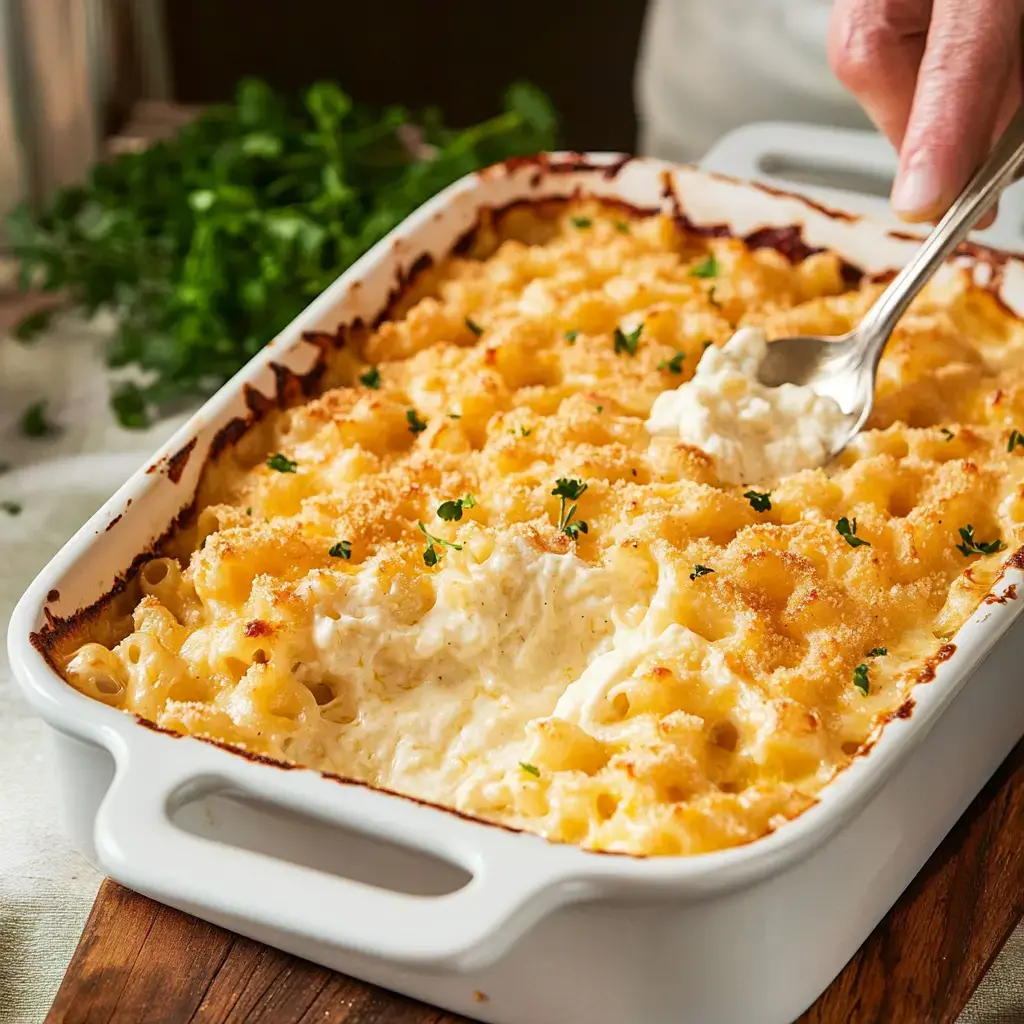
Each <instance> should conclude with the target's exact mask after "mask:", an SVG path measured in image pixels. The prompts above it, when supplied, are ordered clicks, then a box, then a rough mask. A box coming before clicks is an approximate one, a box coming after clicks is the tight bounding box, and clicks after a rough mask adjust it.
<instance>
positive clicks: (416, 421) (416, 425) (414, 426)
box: [405, 409, 427, 434]
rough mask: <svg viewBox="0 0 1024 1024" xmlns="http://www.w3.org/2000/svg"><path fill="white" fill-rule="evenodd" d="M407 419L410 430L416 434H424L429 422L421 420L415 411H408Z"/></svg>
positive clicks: (406, 411) (406, 412)
mask: <svg viewBox="0 0 1024 1024" xmlns="http://www.w3.org/2000/svg"><path fill="white" fill-rule="evenodd" d="M405 419H406V421H407V422H408V424H409V430H410V431H412V433H414V434H419V433H422V432H423V431H424V430H426V429H427V421H426V420H421V419H420V417H419V414H418V413H417V412H416V410H415V409H406V410H405Z"/></svg>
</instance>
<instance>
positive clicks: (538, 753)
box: [58, 204, 1024, 854]
mask: <svg viewBox="0 0 1024 1024" xmlns="http://www.w3.org/2000/svg"><path fill="white" fill-rule="evenodd" d="M573 218H577V219H576V220H574V219H573ZM579 218H583V219H582V220H580V219H579ZM584 222H586V223H587V226H586V227H581V226H580V224H582V223H584ZM709 254H713V255H714V256H715V264H716V266H717V268H718V274H717V277H716V278H715V279H714V280H712V281H709V280H707V279H706V278H702V277H700V276H697V275H695V274H694V273H693V270H694V268H695V267H696V266H697V265H698V264H703V265H704V266H705V267H706V266H707V257H708V255H709ZM840 271H841V267H840V263H839V261H838V259H837V258H836V257H835V256H834V255H833V254H830V253H818V254H815V255H813V256H811V257H809V258H808V259H806V260H804V261H803V262H801V263H798V264H790V263H789V262H788V261H787V260H786V259H784V258H783V257H782V256H781V255H779V254H778V253H777V252H775V251H773V250H769V249H762V250H750V249H748V248H747V247H746V246H744V245H743V244H742V243H740V242H738V241H734V240H729V239H714V240H712V241H710V242H709V241H708V240H706V239H703V238H698V237H695V236H690V235H687V234H686V233H685V232H683V231H681V230H680V229H679V227H678V226H677V225H676V224H674V223H673V222H672V221H671V220H670V219H668V218H664V217H644V218H636V219H631V220H629V221H628V222H627V221H625V220H624V219H623V214H622V212H621V211H620V210H617V209H615V208H603V207H600V206H598V205H595V204H576V205H573V206H570V207H569V208H568V209H562V210H559V211H557V212H555V213H552V211H551V210H548V209H546V208H540V209H538V210H524V209H521V208H515V209H513V210H512V211H510V212H509V213H508V214H507V215H506V216H505V217H504V218H503V219H501V220H500V221H497V222H488V223H487V224H485V225H483V227H482V228H481V231H480V233H479V239H478V248H477V250H476V251H474V252H472V253H470V254H468V255H466V256H458V257H453V258H451V259H450V260H448V261H446V262H445V263H443V264H442V265H441V266H440V267H437V268H435V269H434V270H433V271H431V272H430V273H429V274H428V275H427V276H425V277H424V278H422V279H420V280H419V281H418V282H417V283H416V284H415V286H414V290H413V292H412V293H411V294H410V295H409V296H407V297H406V299H405V300H404V301H403V305H402V307H401V311H400V313H399V314H398V315H396V317H395V319H393V320H390V321H387V322H385V323H383V324H381V325H380V326H379V328H377V329H375V330H373V331H369V330H353V331H350V332H348V334H347V336H346V341H345V344H344V345H343V346H341V347H340V348H339V349H338V351H337V352H336V353H335V354H334V355H333V356H332V358H331V361H330V364H329V366H328V367H327V370H326V373H325V377H324V385H325V387H326V390H325V392H324V393H323V394H322V395H321V396H320V397H318V398H315V399H314V400H312V401H309V402H306V403H305V404H303V405H300V406H297V407H296V408H293V409H289V410H287V411H284V412H280V413H274V414H271V415H270V416H269V417H268V419H267V420H266V422H264V423H262V424H261V425H260V426H259V427H258V428H257V429H255V430H254V431H252V432H251V434H250V435H249V436H247V437H246V438H244V439H243V440H242V441H241V442H240V443H239V444H238V445H237V446H236V447H234V448H231V449H229V450H227V451H226V452H224V453H223V454H222V455H221V456H220V458H219V460H218V462H217V463H216V464H215V465H213V466H212V467H210V468H209V469H208V470H207V472H206V475H205V477H204V481H203V484H202V487H201V488H200V491H199V494H198V495H197V508H198V510H199V511H198V514H197V516H196V518H195V521H194V522H193V523H192V524H191V526H190V527H188V528H187V529H185V530H183V531H182V532H181V533H180V534H179V535H177V536H176V537H175V538H173V540H172V542H171V543H170V544H169V545H168V549H167V551H166V553H165V554H164V555H163V557H161V558H157V559H154V560H152V561H150V562H149V563H148V564H146V565H145V566H144V567H143V568H142V570H141V572H140V575H139V581H138V582H139V587H140V589H141V600H138V595H136V600H137V604H136V605H135V607H134V610H133V612H132V614H131V617H130V619H128V620H121V619H118V618H117V617H116V615H115V613H114V609H113V608H112V609H111V611H110V613H109V614H108V615H106V616H103V617H101V618H100V619H90V620H89V625H88V628H89V629H91V630H93V631H94V632H92V633H91V634H86V635H78V636H76V637H75V638H74V641H73V643H74V646H75V648H76V649H75V650H69V651H67V652H66V654H63V655H61V654H59V655H58V656H61V657H64V658H65V661H66V676H67V678H68V679H69V681H70V682H71V683H72V684H73V685H75V686H78V687H79V688H80V689H82V690H83V692H86V693H88V694H90V695H92V696H93V697H95V698H96V699H98V700H103V701H105V702H107V703H108V704H111V705H113V706H115V707H118V708H123V709H124V710H125V711H128V712H131V713H134V714H138V715H142V716H143V717H145V718H147V719H149V720H151V721H153V722H156V723H157V724H158V725H160V726H162V727H163V728H167V729H172V730H176V731H179V732H182V733H190V734H193V735H199V736H205V737H210V738H213V739H216V740H218V741H220V742H223V743H227V744H231V745H233V746H236V747H239V748H243V749H245V750H248V751H252V752H255V753H259V754H261V755H263V756H266V757H271V758H276V759H278V760H281V761H285V762H290V763H296V764H302V765H308V766H310V767H312V768H316V769H320V770H325V771H332V772H336V773H338V774H341V775H345V776H350V777H352V778H356V779H360V780H363V781H365V782H368V783H370V784H372V785H376V786H381V787H384V788H387V789H392V790H395V791H398V792H401V793H406V794H409V795H411V796H416V797H419V798H421V799H426V800H430V801H434V802H436V803H438V804H441V805H444V806H448V807H454V808H457V809H459V810H461V811H464V812H466V813H469V814H473V815H476V816H479V817H480V818H483V819H485V820H489V821H495V822H500V823H502V824H505V825H511V826H515V827H518V828H523V829H527V830H530V831H533V832H536V833H538V834H540V835H543V836H546V837H548V838H549V839H552V840H557V841H562V842H573V843H579V844H581V845H583V846H586V847H589V848H594V849H601V850H615V851H623V852H629V853H637V854H685V853H695V852H701V851H706V850H714V849H720V848H722V847H726V846H731V845H735V844H737V843H743V842H749V841H751V840H753V839H756V838H757V837H759V836H761V835H764V834H765V833H766V832H767V831H769V830H770V829H772V828H774V827H775V826H776V825H778V824H779V823H780V822H782V821H785V820H786V819H787V818H789V817H792V816H793V815H795V814H798V813H799V812H800V811H801V810H802V809H803V808H805V807H806V806H808V805H809V804H810V803H811V802H812V801H813V800H814V798H815V795H816V794H817V793H818V792H819V791H820V790H821V788H822V786H824V785H826V784H827V782H828V781H829V779H831V778H832V777H833V776H834V775H835V773H836V772H838V771H841V770H842V769H843V767H844V766H845V765H846V764H848V763H849V761H850V759H851V757H852V756H853V755H854V754H855V752H856V751H857V749H858V748H859V746H860V745H861V744H863V743H864V742H865V741H868V740H869V739H870V737H871V736H872V735H873V734H874V731H875V730H876V729H877V727H878V724H879V722H880V721H882V720H884V719H885V717H886V716H887V715H889V714H891V713H892V712H893V710H894V709H896V708H897V707H899V705H900V704H901V702H902V701H903V700H905V699H906V697H907V695H908V693H909V691H910V690H911V688H912V687H913V686H914V685H915V683H916V682H917V680H918V678H919V676H920V674H921V671H922V666H923V664H924V663H925V662H926V661H927V659H929V658H931V657H933V656H935V655H936V652H937V651H938V649H939V648H940V646H941V645H942V644H943V643H945V642H946V641H947V640H948V639H949V638H950V637H951V636H953V635H954V634H955V632H956V630H957V629H958V628H959V626H960V625H961V624H962V623H963V622H964V621H965V619H966V618H967V617H968V616H969V615H970V614H971V612H972V611H973V610H974V609H975V608H976V607H977V605H978V602H979V601H980V600H981V599H982V598H983V597H984V595H985V594H986V593H987V592H988V590H989V588H990V587H991V586H992V582H993V580H994V579H995V577H996V574H997V572H998V571H999V565H1000V563H1001V561H1002V559H1003V558H1005V552H1006V550H1007V549H1011V550H1012V549H1013V548H1014V547H1016V546H1017V545H1018V544H1019V543H1021V539H1022V526H1021V524H1022V523H1024V449H1021V448H1016V449H1015V450H1014V451H1012V452H1011V451H1009V450H1008V449H1009V437H1010V434H1011V431H1013V430H1015V429H1018V428H1021V429H1024V328H1022V325H1021V324H1020V323H1019V322H1018V321H1016V320H1014V319H1013V318H1011V317H1010V316H1009V315H1008V314H1007V313H1006V312H1005V310H1004V309H1003V308H1002V307H1000V306H999V304H998V303H997V302H995V300H993V299H992V297H991V296H990V295H988V294H987V293H986V292H984V291H982V290H980V289H978V288H976V287H975V286H974V285H973V284H972V283H971V281H970V280H969V279H968V278H967V277H966V276H965V275H964V274H963V273H952V274H949V275H946V276H945V278H944V279H943V280H941V281H939V282H936V283H935V284H934V285H932V286H930V287H929V288H927V289H926V290H925V291H924V292H923V293H922V295H921V296H920V297H919V298H918V300H917V301H916V302H915V304H914V306H913V307H912V308H911V310H910V311H909V313H908V314H907V315H906V316H905V317H904V319H903V321H902V322H901V324H900V325H899V327H898V329H897V331H896V333H895V334H894V336H893V338H892V340H891V341H890V343H889V345H888V347H887V349H886V352H885V355H884V357H883V359H882V362H881V366H880V368H879V375H878V383H877V389H876V396H875V399H876V400H875V406H874V413H873V415H872V419H871V421H870V423H869V424H868V429H867V430H866V431H865V432H864V433H862V434H861V435H860V436H859V437H858V438H857V439H855V441H854V443H853V444H852V445H851V446H850V447H849V448H847V449H846V450H845V451H844V452H843V454H842V455H841V456H840V457H839V458H838V459H836V460H834V461H833V462H832V463H830V464H828V465H826V466H824V467H818V468H814V465H815V464H816V463H817V462H819V461H820V459H821V453H822V449H823V446H824V445H825V444H826V438H827V435H828V431H829V430H830V429H831V423H832V419H831V417H832V414H831V413H830V412H829V411H828V410H827V409H824V408H820V407H816V406H815V405H814V403H813V402H809V401H808V400H807V399H806V396H803V397H801V396H799V395H796V396H792V395H789V394H788V393H785V392H783V395H787V397H785V400H783V399H782V396H780V395H779V394H773V395H770V396H764V395H762V394H759V393H758V387H759V385H755V384H754V383H752V377H753V373H754V369H755V367H756V362H757V360H758V358H759V357H760V352H761V349H762V346H763V340H762V339H763V337H764V336H767V338H768V339H769V343H770V339H772V338H775V337H781V336H789V335H795V334H805V333H815V334H826V335H837V334H841V333H844V332H845V331H847V330H849V329H850V327H851V326H852V325H853V324H854V323H855V322H856V321H857V320H858V319H859V318H860V317H861V316H862V314H863V312H864V310H865V309H867V308H868V306H869V305H870V304H871V302H872V301H873V300H874V298H875V297H876V296H877V294H878V292H879V289H880V286H879V285H875V284H872V283H870V282H865V283H864V284H863V285H862V286H860V287H857V288H851V287H849V286H848V284H846V283H845V282H844V280H843V277H842V274H841V272H840ZM712 287H713V288H714V295H712V294H711V289H712ZM747 327H749V328H758V330H757V331H743V330H742V328H747ZM737 328H740V329H741V330H740V332H739V333H737ZM760 331H763V332H764V335H762V334H761V333H760ZM734 335H735V336H736V337H735V338H734ZM730 339H733V340H732V341H730ZM708 341H710V342H712V345H713V347H712V348H709V349H707V353H706V354H705V355H704V356H703V359H702V358H701V356H702V353H704V351H705V348H706V343H707V342H708ZM698 363H699V364H700V365H699V368H698ZM371 366H373V367H376V368H377V371H378V373H379V386H378V387H370V386H367V385H366V380H367V379H369V380H371V382H373V381H374V378H373V375H370V376H369V378H368V377H367V370H368V369H369V368H370V367H371ZM695 371H696V376H695ZM680 385H681V387H680ZM733 392H735V393H733ZM791 399H792V400H791ZM801 410H802V411H801ZM421 424H425V427H424V428H423V429H419V428H420V425H421ZM766 441H767V442H768V443H767V444H765V442H766ZM276 452H280V453H282V454H283V455H284V456H285V457H286V458H287V459H288V460H291V461H292V462H294V463H295V471H294V472H280V471H278V470H277V469H275V468H274V466H275V462H276V460H273V461H271V462H269V463H268V461H267V459H268V456H269V455H271V454H272V453H276ZM277 464H278V465H279V464H280V463H277ZM808 466H810V467H811V468H807V467H808ZM560 480H574V481H577V484H576V485H575V487H572V486H569V487H568V488H567V486H566V485H565V484H559V481H560ZM755 480H756V481H757V482H758V483H759V484H760V487H761V488H762V489H763V490H764V491H770V494H769V495H768V499H769V501H770V507H768V506H767V505H765V504H764V503H763V502H761V501H758V505H761V507H760V508H758V507H755V506H754V505H753V504H752V499H750V498H749V497H748V496H747V495H746V493H745V485H746V484H748V483H751V482H754V481H755ZM737 481H742V482H741V483H737ZM584 485H585V488H584ZM560 490H561V491H562V492H563V493H565V492H566V491H567V490H568V491H572V492H575V493H577V494H578V497H577V498H576V499H573V500H568V499H567V500H565V501H563V500H562V499H561V498H560V497H559V495H558V494H557V493H553V492H557V491H560ZM469 494H472V495H473V496H474V498H475V501H473V502H469V501H465V500H464V499H465V498H466V496H467V495H469ZM457 499H463V505H462V507H461V508H460V509H459V511H460V513H461V514H460V515H455V514H454V512H453V511H452V508H453V506H452V505H451V504H447V505H446V506H445V507H446V510H447V511H446V517H445V516H442V515H440V514H439V510H440V509H441V507H442V504H443V503H452V502H455V501H456V500H457ZM843 518H846V519H848V520H849V521H850V522H851V523H852V522H853V521H854V520H856V524H857V534H856V536H857V538H859V539H861V540H863V541H864V542H865V543H863V544H860V545H858V546H852V545H851V544H850V543H849V542H848V540H847V538H846V537H845V536H844V535H842V534H840V533H839V531H838V529H837V523H838V522H839V521H840V520H841V519H843ZM584 524H585V529H584ZM968 526H970V527H971V528H972V530H973V534H972V536H973V537H974V538H975V540H976V541H979V542H983V543H986V544H988V543H991V542H993V541H996V540H998V541H999V542H1000V543H1001V544H1002V545H1004V548H1003V549H1002V550H1001V551H1000V552H998V553H996V554H993V555H989V556H984V557H979V556H978V555H977V554H976V553H975V550H972V549H970V548H969V547H968V548H967V553H966V554H965V553H964V552H963V551H962V550H961V549H960V548H958V545H959V544H962V543H963V542H962V537H961V534H960V530H961V529H966V527H968ZM566 527H568V532H567V531H566ZM428 535H429V538H433V539H429V538H428ZM341 542H345V543H344V544H342V543H341ZM880 648H884V649H885V651H886V653H885V654H880V653H879V651H878V649H880ZM862 665H863V666H864V667H865V671H866V674H867V684H868V685H867V689H868V692H867V693H866V694H865V693H863V692H862V690H861V689H860V688H858V686H857V685H856V681H855V680H857V679H860V678H861V676H862V673H861V672H859V671H858V667H859V666H862ZM855 672H856V673H857V674H856V676H855Z"/></svg>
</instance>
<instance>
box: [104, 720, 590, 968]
mask: <svg viewBox="0 0 1024 1024" xmlns="http://www.w3.org/2000/svg"><path fill="white" fill-rule="evenodd" d="M132 728H133V729H137V728H138V727H137V726H135V725H134V723H133V724H132ZM139 731H140V733H142V735H141V736H136V737H133V738H132V741H131V744H130V746H131V750H130V752H129V751H128V749H127V745H125V746H122V749H121V751H120V754H121V756H117V753H116V752H115V756H116V758H117V762H118V765H117V771H116V774H115V778H114V781H113V783H112V785H111V787H110V789H109V790H108V792H107V794H106V796H105V797H104V799H103V802H102V804H101V806H100V809H99V811H98V814H97V817H96V824H95V844H96V851H97V858H98V860H99V862H100V867H101V868H102V869H103V870H104V871H105V872H106V873H108V874H109V875H110V876H111V877H113V878H115V879H116V880H118V881H120V882H122V883H123V884H125V885H127V886H128V887H130V888H132V889H135V890H137V891H139V892H141V893H144V894H146V895H148V896H151V897H153V898H154V899H157V900H160V901H161V902H166V903H169V904H172V905H175V906H177V907H180V908H181V909H183V910H186V911H189V912H192V913H195V914H197V915H198V916H200V917H205V918H207V919H210V920H213V921H215V922H216V923H219V924H223V925H225V926H227V927H239V928H240V927H242V926H243V925H244V924H246V923H253V922H255V923H257V924H259V925H260V926H261V927H262V929H265V930H269V931H270V932H272V933H274V934H277V935H281V936H287V935H292V936H296V937H302V938H303V939H306V940H309V939H311V938H312V939H315V940H317V941H319V942H322V943H325V944H327V945H329V946H333V947H336V948H339V949H343V950H346V951H348V952H351V953H355V954H358V955H362V956H367V957H376V958H381V959H385V960H388V961H390V962H392V963H401V964H405V965H408V966H416V967H420V968H431V969H448V970H465V969H469V968H471V967H479V966H482V965H485V964H487V963H490V962H493V961H494V960H495V959H497V958H498V957H499V956H501V955H502V953H503V952H504V951H505V950H506V949H507V948H508V947H509V946H510V945H511V944H512V943H513V942H514V941H515V940H516V939H517V938H518V937H519V936H521V935H522V934H523V933H525V932H526V931H527V930H528V929H529V928H530V927H532V925H533V924H535V923H536V922H537V921H538V920H540V919H541V918H542V917H543V916H545V915H546V914H548V913H550V912H551V910H553V909H554V908H555V907H557V906H559V905H561V904H563V903H566V902H569V901H571V900H573V899H576V898H579V897H580V896H582V895H584V894H585V887H584V883H583V879H582V878H580V877H579V870H578V863H577V865H576V867H575V869H574V868H572V867H571V866H570V865H569V863H568V861H567V858H566V856H565V855H566V854H567V853H569V852H570V851H569V850H567V849H564V848H560V847H557V846H553V845H551V844H548V843H546V842H545V841H544V840H542V839H540V838H539V837H536V836H529V835H517V834H513V833H510V832H508V831H506V830H504V829H501V828H500V827H494V826H489V825H484V824H481V823H479V822H473V821H469V820H466V819H462V818H460V817H458V816H457V815H455V814H452V813H447V812H444V811H440V810H438V809H437V808H433V807H429V806H425V805H421V804H418V803H416V802H414V801H411V800H406V799H403V798H401V797H395V796H391V795H387V794H382V793H379V792H375V791H374V790H372V789H369V788H368V787H365V786H360V785H354V784H345V783H340V782H334V781H333V780H325V779H324V778H322V777H321V776H319V775H317V774H316V773H314V772H311V771H306V770H302V769H296V770H292V771H281V770H278V771H277V772H276V773H274V774H270V773H268V775H267V776H266V777H265V778H261V779H259V780H258V784H254V780H253V777H252V775H251V772H252V770H254V769H255V770H256V771H266V769H265V768H261V767H258V766H256V765H252V764H249V763H247V762H245V761H242V760H241V759H237V758H236V757H235V755H232V754H229V753H226V752H225V751H223V750H218V749H217V748H215V747H212V746H206V745H204V744H203V743H202V742H201V741H197V740H191V739H184V738H181V739H178V738H171V737H168V736H164V735H160V734H158V733H148V732H143V731H142V730H139ZM170 744H175V745H177V744H182V745H185V744H187V745H188V746H189V747H191V748H192V749H190V750H189V751H188V754H189V756H188V757H183V758H178V757H176V756H174V755H175V754H176V751H174V750H172V749H168V747H169V745H170ZM118 746H121V744H118ZM182 753H183V754H184V753H185V751H182ZM193 755H199V756H193ZM210 755H213V757H212V758H211V756H210ZM232 761H234V764H232ZM268 781H269V782H271V783H272V784H271V785H268V784H267V783H268ZM275 790H276V791H277V793H276V794H275ZM214 791H220V792H227V791H230V792H235V793H237V792H242V793H246V792H248V793H249V794H250V795H252V796H254V797H258V798H259V799H261V800H268V799H269V800H270V801H271V802H273V803H278V804H280V805H281V806H283V807H287V808H288V809H289V810H295V811H299V812H305V813H307V814H309V815H312V816H315V817H317V818H319V819H321V820H324V821H326V822H328V823H329V824H335V825H337V826H339V827H343V828H345V829H347V830H349V831H354V832H357V833H360V834H362V835H364V836H367V837H370V838H374V839H379V840H381V841H382V843H391V844H398V845H401V846H404V847H406V848H407V849H412V850H413V851H417V850H418V851H422V852H424V853H428V854H433V855H434V856H438V857H441V858H442V859H444V860H447V861H449V862H454V863H457V864H459V865H460V866H461V867H463V868H465V869H466V870H467V871H468V872H469V874H470V875H471V876H472V877H471V880H470V881H469V882H468V884H466V885H465V886H464V887H462V888H461V889H458V890H457V891H455V892H453V893H450V894H448V895H441V896H418V895H409V894H406V893H399V892H394V891H390V890H386V889H381V888H378V887H376V886H372V885H368V884H365V883H362V882H357V881H354V880H352V879H348V878H343V877H340V876H338V875H334V874H328V873H326V872H324V871H319V870H316V869H314V868H310V867H306V866H304V865H301V864H296V863H294V862H291V861H287V860H283V859H278V858H276V857H272V856H269V855H267V854H263V853H258V852H255V851H253V850H249V849H245V848H242V847H238V846H233V845H228V844H227V843H224V842H219V841H217V840H216V839H210V838H206V837H203V836H200V835H197V834H195V833H193V832H190V831H185V830H184V829H183V828H181V827H179V826H178V825H177V824H175V822H174V821H173V820H172V816H173V814H174V811H175V809H176V808H177V807H180V806H181V805H182V804H184V803H187V802H189V801H190V800H194V799H198V798H200V797H201V796H202V795H203V794H204V793H206V792H214ZM281 827H282V828H286V827H287V824H286V823H282V826H281Z"/></svg>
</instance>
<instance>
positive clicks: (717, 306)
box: [708, 285, 722, 309]
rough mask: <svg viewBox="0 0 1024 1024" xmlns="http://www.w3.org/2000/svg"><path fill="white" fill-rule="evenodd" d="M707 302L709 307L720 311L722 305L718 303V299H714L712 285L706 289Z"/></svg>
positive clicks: (713, 287)
mask: <svg viewBox="0 0 1024 1024" xmlns="http://www.w3.org/2000/svg"><path fill="white" fill-rule="evenodd" d="M708 302H710V303H711V305H712V306H714V307H715V309H721V308H722V304H721V303H720V302H719V301H718V299H716V298H715V286H714V285H712V286H711V287H710V288H709V289H708Z"/></svg>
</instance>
